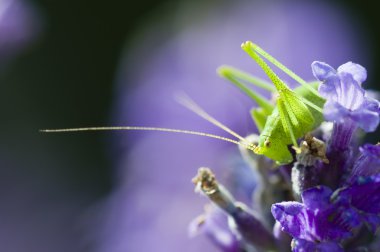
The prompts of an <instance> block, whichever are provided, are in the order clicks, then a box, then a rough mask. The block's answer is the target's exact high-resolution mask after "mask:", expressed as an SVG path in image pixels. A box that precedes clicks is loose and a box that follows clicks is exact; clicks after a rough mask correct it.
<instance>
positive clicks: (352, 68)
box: [338, 61, 367, 84]
mask: <svg viewBox="0 0 380 252" xmlns="http://www.w3.org/2000/svg"><path fill="white" fill-rule="evenodd" d="M338 73H348V74H351V75H352V76H353V78H354V79H355V81H357V82H358V83H359V84H362V83H363V82H364V81H365V80H366V79H367V70H366V69H365V68H364V67H362V66H361V65H359V64H355V63H352V62H351V61H349V62H347V63H345V64H343V65H341V66H340V67H338Z"/></svg>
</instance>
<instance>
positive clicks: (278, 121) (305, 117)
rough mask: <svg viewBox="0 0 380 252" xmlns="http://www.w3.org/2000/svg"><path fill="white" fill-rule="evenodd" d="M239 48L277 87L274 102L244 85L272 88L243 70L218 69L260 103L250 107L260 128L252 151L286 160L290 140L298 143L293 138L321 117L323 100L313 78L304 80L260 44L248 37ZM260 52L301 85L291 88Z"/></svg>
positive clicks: (309, 127) (274, 158)
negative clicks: (256, 143)
mask: <svg viewBox="0 0 380 252" xmlns="http://www.w3.org/2000/svg"><path fill="white" fill-rule="evenodd" d="M242 49H243V50H244V51H246V52H247V53H248V55H250V56H251V57H252V59H254V60H255V61H256V62H257V63H258V65H259V66H260V67H261V68H262V69H263V70H264V72H265V73H266V74H267V76H268V77H269V79H270V80H271V81H272V83H273V84H274V87H275V89H276V91H277V99H276V106H275V107H273V105H272V104H271V103H270V101H268V100H266V99H265V98H263V97H262V96H260V95H258V94H256V93H254V92H253V91H252V90H251V89H248V88H247V86H246V84H245V83H244V82H243V81H245V82H251V83H254V84H255V83H256V85H257V86H259V87H261V88H264V89H267V90H270V91H272V90H271V89H270V88H269V87H270V86H269V85H270V84H263V83H262V82H261V80H259V81H260V82H257V80H253V79H252V78H250V77H249V76H248V75H247V74H246V73H243V72H241V71H238V70H236V69H234V68H231V67H228V66H222V67H220V68H219V69H218V72H219V74H220V75H221V76H223V77H225V78H226V79H228V80H230V81H231V82H232V83H233V84H235V85H236V86H237V87H239V88H240V89H241V90H242V91H243V92H245V93H246V94H247V95H248V96H249V97H251V98H252V99H253V100H254V101H256V103H257V104H258V105H259V106H260V108H258V109H253V110H252V111H251V113H252V117H253V119H254V121H255V123H256V125H257V128H258V129H259V131H260V138H259V143H258V145H257V146H255V148H254V150H253V151H254V152H255V153H256V154H262V155H265V156H267V157H269V158H271V159H273V160H275V161H276V162H277V163H280V164H286V163H289V162H291V161H292V160H293V157H292V155H291V153H290V151H289V149H288V146H289V145H290V144H292V145H293V146H294V147H295V148H297V147H298V144H297V138H300V137H303V136H304V135H305V134H306V133H307V132H309V131H311V130H313V129H315V128H316V127H317V126H318V125H319V124H320V123H321V122H322V120H323V115H322V109H321V108H322V107H323V104H324V102H325V100H324V99H323V98H322V97H321V96H319V95H318V93H317V91H316V88H317V87H318V83H317V82H313V83H309V84H308V83H306V82H305V81H304V80H302V79H301V78H300V77H299V76H297V75H296V74H294V73H293V72H292V71H290V70H289V69H288V68H286V67H285V66H284V65H282V64H281V63H280V62H278V61H277V60H276V59H274V58H273V57H272V56H271V55H269V54H268V53H267V52H265V51H263V50H262V49H261V48H260V47H258V46H257V45H255V44H253V43H252V42H250V41H248V42H245V43H243V44H242ZM260 55H261V56H262V57H264V58H266V59H267V60H268V61H269V62H271V63H273V64H274V65H275V66H277V67H278V68H280V69H281V70H283V71H284V72H285V73H287V74H288V75H289V76H290V77H292V78H293V79H295V80H296V81H297V82H299V83H300V84H301V85H302V86H301V87H298V88H296V89H294V90H291V89H290V88H289V87H288V86H287V85H286V84H285V83H284V82H283V81H282V80H281V79H280V78H279V77H278V76H277V75H276V74H275V73H274V72H273V71H272V69H271V68H270V67H269V66H268V65H267V64H266V63H265V61H264V60H263V59H262V58H261V57H260Z"/></svg>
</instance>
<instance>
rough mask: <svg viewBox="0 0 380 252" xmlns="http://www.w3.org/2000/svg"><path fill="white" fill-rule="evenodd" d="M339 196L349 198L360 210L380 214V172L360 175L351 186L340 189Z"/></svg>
mask: <svg viewBox="0 0 380 252" xmlns="http://www.w3.org/2000/svg"><path fill="white" fill-rule="evenodd" d="M338 197H343V198H347V199H348V200H349V201H350V203H351V205H352V206H354V207H355V208H356V209H358V210H360V211H363V212H366V213H370V214H380V174H377V175H374V176H370V177H358V178H357V180H356V181H355V182H354V183H353V184H352V185H351V186H350V187H348V188H346V189H344V190H342V191H340V192H339V194H338Z"/></svg>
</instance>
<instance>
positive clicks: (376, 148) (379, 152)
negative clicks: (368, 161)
mask: <svg viewBox="0 0 380 252" xmlns="http://www.w3.org/2000/svg"><path fill="white" fill-rule="evenodd" d="M359 150H360V152H361V153H362V154H363V155H365V156H367V157H369V158H373V159H374V160H377V161H379V162H380V145H378V144H376V145H373V144H365V145H363V146H362V147H360V148H359Z"/></svg>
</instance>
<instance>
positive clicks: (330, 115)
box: [323, 101, 349, 123]
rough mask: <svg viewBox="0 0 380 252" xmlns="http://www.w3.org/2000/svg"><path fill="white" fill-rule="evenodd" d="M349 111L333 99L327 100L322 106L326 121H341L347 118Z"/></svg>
mask: <svg viewBox="0 0 380 252" xmlns="http://www.w3.org/2000/svg"><path fill="white" fill-rule="evenodd" d="M348 114H349V111H348V110H347V109H346V108H344V107H343V106H342V105H340V104H339V103H338V102H335V101H327V102H326V103H325V106H324V108H323V115H324V117H325V119H326V120H327V121H330V122H337V123H341V122H344V120H346V119H349V118H347V116H348Z"/></svg>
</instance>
